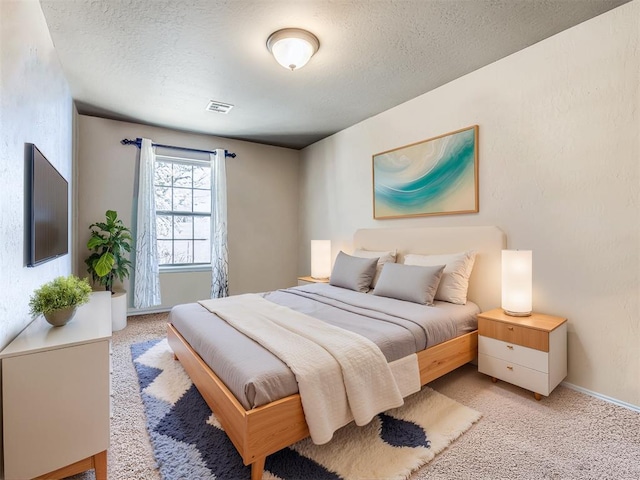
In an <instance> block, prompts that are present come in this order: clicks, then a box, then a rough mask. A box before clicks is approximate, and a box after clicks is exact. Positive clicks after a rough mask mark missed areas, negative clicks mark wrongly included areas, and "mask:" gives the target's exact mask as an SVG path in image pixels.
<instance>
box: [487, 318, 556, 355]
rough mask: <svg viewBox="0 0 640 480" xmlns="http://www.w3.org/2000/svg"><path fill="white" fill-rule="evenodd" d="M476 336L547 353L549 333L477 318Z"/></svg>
mask: <svg viewBox="0 0 640 480" xmlns="http://www.w3.org/2000/svg"><path fill="white" fill-rule="evenodd" d="M478 335H482V336H484V337H490V338H495V339H497V340H502V341H504V342H509V343H515V344H517V345H522V346H523V347H529V348H533V349H536V350H541V351H543V352H548V351H549V332H545V331H543V330H536V329H535V328H529V327H524V326H521V325H513V324H511V323H504V322H499V321H497V320H489V319H487V318H483V317H481V316H478Z"/></svg>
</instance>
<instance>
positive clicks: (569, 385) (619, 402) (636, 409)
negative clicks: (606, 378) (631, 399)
mask: <svg viewBox="0 0 640 480" xmlns="http://www.w3.org/2000/svg"><path fill="white" fill-rule="evenodd" d="M560 385H563V386H565V387H567V388H570V389H571V390H575V391H577V392H580V393H584V394H587V395H590V396H592V397H595V398H599V399H600V400H604V401H605V402H609V403H613V404H614V405H619V406H621V407H624V408H628V409H629V410H633V411H634V412H638V413H640V406H638V405H632V404H630V403H627V402H623V401H622V400H618V399H616V398H612V397H607V396H606V395H602V394H601V393H597V392H594V391H593V390H588V389H586V388H582V387H579V386H578V385H574V384H573V383H569V382H562V383H561V384H560Z"/></svg>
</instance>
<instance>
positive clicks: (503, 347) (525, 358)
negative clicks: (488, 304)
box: [478, 335, 549, 373]
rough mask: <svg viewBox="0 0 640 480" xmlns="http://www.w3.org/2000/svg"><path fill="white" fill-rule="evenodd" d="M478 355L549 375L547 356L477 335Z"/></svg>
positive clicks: (513, 344) (520, 346)
mask: <svg viewBox="0 0 640 480" xmlns="http://www.w3.org/2000/svg"><path fill="white" fill-rule="evenodd" d="M478 353H483V354H485V355H490V356H492V357H496V358H499V359H501V360H505V361H507V362H510V363H517V364H518V365H521V366H523V367H527V368H532V369H534V370H537V371H539V372H542V373H549V354H548V353H547V352H543V351H540V350H536V349H533V348H529V347H523V346H522V345H516V344H515V343H509V342H503V341H502V340H496V339H495V338H489V337H483V336H482V335H479V336H478Z"/></svg>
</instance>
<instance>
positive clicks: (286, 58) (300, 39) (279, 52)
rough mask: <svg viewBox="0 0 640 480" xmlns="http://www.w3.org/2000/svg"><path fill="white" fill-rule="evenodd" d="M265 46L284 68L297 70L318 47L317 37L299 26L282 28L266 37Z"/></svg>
mask: <svg viewBox="0 0 640 480" xmlns="http://www.w3.org/2000/svg"><path fill="white" fill-rule="evenodd" d="M267 48H268V49H269V51H270V52H271V53H272V54H273V56H274V57H275V59H276V61H277V62H278V63H279V64H280V65H282V66H283V67H284V68H288V69H291V70H292V71H293V70H297V69H299V68H302V67H304V66H305V65H306V64H307V62H308V61H309V59H310V58H311V57H312V56H313V54H314V53H316V52H317V51H318V48H320V42H319V41H318V38H317V37H316V36H315V35H314V34H313V33H311V32H307V31H306V30H302V29H300V28H283V29H282V30H278V31H277V32H273V33H272V34H271V35H270V36H269V38H268V39H267Z"/></svg>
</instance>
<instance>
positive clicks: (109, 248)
mask: <svg viewBox="0 0 640 480" xmlns="http://www.w3.org/2000/svg"><path fill="white" fill-rule="evenodd" d="M106 217H107V221H106V222H96V223H93V224H91V225H89V228H90V229H91V236H90V237H89V241H88V242H87V248H88V249H89V250H92V251H93V253H92V254H91V256H90V257H89V258H87V259H86V260H85V261H84V263H86V264H87V267H89V268H88V270H87V271H88V272H89V273H90V274H91V278H92V279H93V281H94V283H98V284H100V285H102V286H104V287H105V290H108V291H110V292H111V294H112V295H113V281H114V280H115V279H116V278H117V279H118V280H120V281H121V282H122V281H123V280H124V279H125V278H126V277H128V276H129V271H130V269H131V262H130V261H129V259H128V258H126V257H125V255H126V254H127V253H130V252H131V231H130V230H129V229H128V228H127V227H125V226H124V224H123V223H122V220H120V219H119V218H118V213H117V212H115V211H113V210H107V213H106Z"/></svg>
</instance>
